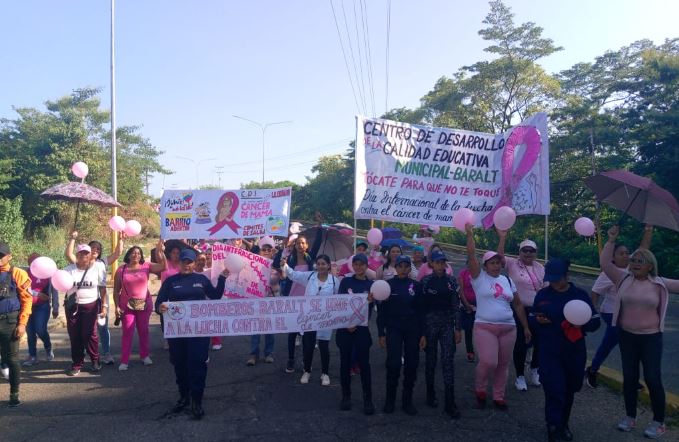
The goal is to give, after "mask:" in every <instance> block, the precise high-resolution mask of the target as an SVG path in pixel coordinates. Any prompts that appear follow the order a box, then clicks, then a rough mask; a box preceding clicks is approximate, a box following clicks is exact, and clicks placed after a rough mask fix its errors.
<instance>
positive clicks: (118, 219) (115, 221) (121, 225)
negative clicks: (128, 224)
mask: <svg viewBox="0 0 679 442" xmlns="http://www.w3.org/2000/svg"><path fill="white" fill-rule="evenodd" d="M108 226H109V227H110V228H111V230H113V231H114V232H122V231H123V230H125V218H123V217H122V216H118V215H116V216H112V217H111V219H109V220H108Z"/></svg>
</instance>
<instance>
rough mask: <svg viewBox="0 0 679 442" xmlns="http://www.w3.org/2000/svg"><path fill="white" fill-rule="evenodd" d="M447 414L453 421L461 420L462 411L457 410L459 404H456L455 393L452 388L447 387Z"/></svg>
mask: <svg viewBox="0 0 679 442" xmlns="http://www.w3.org/2000/svg"><path fill="white" fill-rule="evenodd" d="M445 401H446V405H445V410H444V411H445V412H446V414H448V416H450V418H451V419H459V418H460V410H458V408H457V404H455V391H454V390H453V388H452V387H447V388H446V390H445Z"/></svg>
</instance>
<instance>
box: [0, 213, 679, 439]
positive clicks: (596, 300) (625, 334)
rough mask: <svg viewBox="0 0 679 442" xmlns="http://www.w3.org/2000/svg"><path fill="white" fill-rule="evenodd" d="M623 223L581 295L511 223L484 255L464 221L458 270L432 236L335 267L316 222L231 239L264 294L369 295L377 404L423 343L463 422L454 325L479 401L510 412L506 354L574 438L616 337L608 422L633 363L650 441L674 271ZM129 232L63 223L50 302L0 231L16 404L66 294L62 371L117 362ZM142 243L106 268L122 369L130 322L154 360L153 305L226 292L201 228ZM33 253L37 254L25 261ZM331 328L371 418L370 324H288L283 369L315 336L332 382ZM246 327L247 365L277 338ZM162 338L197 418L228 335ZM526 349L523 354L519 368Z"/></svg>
mask: <svg viewBox="0 0 679 442" xmlns="http://www.w3.org/2000/svg"><path fill="white" fill-rule="evenodd" d="M618 232H619V229H618V227H617V226H614V227H612V228H611V229H610V230H609V232H608V242H607V243H606V245H605V247H604V248H603V250H602V252H601V255H600V264H601V269H602V273H601V275H600V276H599V278H598V279H597V281H596V283H595V284H594V288H593V289H592V293H591V294H588V293H586V292H585V291H584V290H582V289H580V288H578V287H577V286H575V285H574V284H573V283H572V282H570V281H569V264H570V263H569V261H568V260H567V259H563V258H552V259H550V260H549V261H547V262H546V263H545V264H544V265H543V264H541V263H540V262H538V260H537V251H538V248H537V244H536V243H535V242H534V241H532V240H530V239H526V240H524V241H522V242H521V243H520V244H519V245H518V250H517V251H518V257H516V258H514V257H510V256H506V255H505V247H506V237H507V231H503V230H497V233H498V240H499V241H498V247H497V250H495V251H487V252H485V253H483V255H482V256H478V255H477V253H476V247H475V241H474V227H473V226H472V225H469V224H468V225H467V226H466V237H467V244H466V251H467V264H466V267H464V268H460V269H454V268H452V266H451V265H450V263H449V262H448V258H447V256H446V254H445V253H444V251H443V250H442V248H441V247H440V246H439V245H438V244H436V243H434V242H433V240H432V241H429V242H425V243H424V245H415V246H413V247H412V248H411V251H410V253H409V254H406V253H405V252H404V250H403V249H402V248H401V246H399V245H394V244H391V245H390V246H389V247H385V248H383V249H381V250H380V249H379V246H377V245H375V246H373V245H370V244H368V243H367V242H365V241H358V242H357V243H356V244H355V254H354V255H353V256H351V257H350V262H349V263H348V265H347V268H345V269H343V270H339V269H338V266H336V265H335V263H333V262H332V260H331V259H330V257H328V256H327V255H324V254H319V249H320V243H321V233H322V229H320V228H319V229H317V230H316V233H315V234H314V237H313V238H307V237H305V236H304V235H303V234H300V235H291V236H290V237H288V238H286V239H284V240H283V242H282V243H280V244H278V245H277V244H276V242H275V241H274V239H273V238H271V237H262V238H259V239H256V240H254V241H253V242H250V241H248V240H245V239H236V240H232V241H231V242H232V244H233V245H234V246H236V247H242V248H245V249H248V250H249V251H250V252H252V253H256V254H259V255H261V256H262V257H264V258H267V259H270V260H272V261H271V262H272V272H271V280H270V284H269V287H268V293H267V295H268V296H324V295H331V294H350V293H367V300H368V302H369V310H368V311H369V319H368V321H370V320H371V318H372V316H373V312H374V311H376V316H377V320H376V327H377V333H378V342H379V345H380V347H383V348H385V349H386V361H385V366H386V386H385V388H386V394H385V401H384V404H383V408H382V410H383V412H384V413H393V412H394V411H395V409H396V399H397V390H398V384H399V379H400V377H401V371H403V381H402V390H401V401H400V405H401V408H402V410H403V411H404V412H405V413H406V414H409V415H415V414H417V408H416V404H415V403H414V401H413V391H414V388H415V386H416V379H417V371H418V366H419V358H420V352H421V351H424V354H425V374H424V379H425V388H426V405H427V406H428V407H434V408H435V407H438V406H439V395H438V394H437V391H436V382H435V377H436V369H437V365H439V362H440V366H441V373H442V379H443V387H444V390H443V409H444V412H445V413H446V415H447V416H448V417H449V418H451V419H459V418H460V417H461V416H462V415H463V411H464V410H460V408H459V407H458V406H457V403H456V400H455V397H456V392H455V367H454V365H455V364H454V360H455V358H454V356H455V352H456V347H457V345H458V344H461V343H462V335H463V334H464V338H465V350H466V360H467V361H468V362H470V363H476V368H475V382H474V391H475V401H474V404H475V407H476V408H480V409H482V408H485V407H487V406H491V407H494V408H495V409H497V410H500V411H506V410H508V408H509V406H510V405H509V404H508V402H507V400H506V388H507V383H508V379H509V368H510V366H511V365H512V363H513V366H514V370H515V374H516V376H515V383H514V386H515V388H516V389H517V390H519V391H526V390H527V389H528V388H529V387H541V388H542V389H543V391H544V396H545V410H544V411H545V422H546V425H547V436H548V440H550V441H553V440H572V439H573V434H572V432H571V430H570V427H569V420H570V416H571V412H572V407H573V401H574V395H575V393H576V392H578V391H579V390H580V389H581V387H582V385H583V382H586V383H587V384H588V385H589V386H590V387H592V388H596V386H597V373H598V371H599V368H600V367H601V364H602V363H603V361H604V360H605V358H606V357H607V355H608V354H609V353H610V352H611V350H612V349H613V348H614V347H615V346H616V345H618V344H619V347H620V352H621V357H622V368H623V376H624V387H623V390H624V404H625V409H626V416H625V417H624V418H623V419H622V420H621V421H620V422H619V423H618V428H619V429H620V430H621V431H631V430H632V429H634V427H635V425H636V411H637V396H638V390H639V388H638V386H639V377H640V367H642V368H643V374H644V378H645V382H646V386H647V388H648V390H649V395H650V399H651V405H652V410H653V420H652V421H651V422H650V423H649V424H648V425H647V427H646V429H645V431H644V434H645V435H646V436H647V437H650V438H657V437H660V436H662V435H663V434H664V433H665V431H666V426H665V423H664V421H665V392H664V388H663V385H662V380H661V365H660V361H661V356H662V352H663V342H662V335H663V329H664V324H665V315H666V311H667V303H668V296H669V293H670V292H679V280H672V279H668V278H662V277H660V276H658V271H657V267H658V265H657V262H656V259H655V256H654V255H653V253H652V252H651V251H650V250H649V247H650V239H651V233H652V227H651V226H646V229H645V232H644V237H643V239H642V242H641V245H640V247H639V248H638V249H636V250H635V251H633V252H631V253H630V252H629V249H628V248H627V247H625V246H624V245H622V244H619V243H618V242H617V239H618ZM424 233H426V232H424ZM430 233H431V232H430ZM123 236H124V235H122V234H121V236H120V238H119V240H118V242H117V248H116V249H115V250H114V251H113V253H112V254H111V255H109V256H107V257H105V258H104V257H102V251H103V248H102V245H101V243H99V242H97V241H90V242H89V243H80V244H77V245H76V241H77V239H78V234H77V232H73V234H72V235H71V237H70V238H69V241H68V243H67V245H66V250H65V257H66V259H67V260H68V261H69V262H71V264H70V265H68V266H67V267H66V268H65V269H64V270H66V271H67V272H69V273H70V274H71V275H72V277H73V280H74V285H73V287H72V289H70V290H68V291H67V292H66V295H65V297H64V298H63V301H59V294H58V293H57V291H56V290H55V289H54V288H53V287H52V286H51V284H50V281H49V280H44V279H40V278H37V277H35V276H34V275H32V274H31V271H30V267H29V268H27V269H21V268H18V267H14V266H13V265H12V264H11V260H12V254H11V251H10V249H9V247H8V246H7V244H5V243H0V350H1V356H2V363H3V371H2V374H3V376H5V377H6V378H7V379H8V380H9V383H10V401H9V406H10V407H15V406H18V405H19V404H20V400H19V383H20V370H21V368H20V367H21V365H23V366H24V367H28V366H32V365H35V364H37V363H39V361H40V358H39V355H38V351H37V338H40V340H41V341H42V343H43V347H44V351H45V356H44V359H45V360H47V361H50V360H52V359H54V352H53V347H52V344H51V341H50V337H49V332H48V330H47V322H48V320H49V316H50V313H51V315H52V316H53V317H57V316H58V314H59V305H60V302H61V303H63V306H64V311H65V314H66V324H67V329H68V335H69V339H70V346H71V365H70V367H69V369H68V370H67V371H66V374H67V375H68V376H77V375H78V374H79V373H80V371H81V369H82V368H83V366H84V364H85V354H86V353H87V355H88V356H89V359H90V361H91V367H90V369H91V371H93V372H98V371H100V370H101V364H114V363H115V360H114V356H113V355H112V354H111V351H110V332H109V328H108V317H109V314H108V309H109V307H110V305H111V304H110V300H109V293H107V289H106V284H107V272H108V270H107V268H108V266H110V265H111V264H112V263H113V262H115V261H117V260H118V258H119V257H120V256H121V255H122V252H123V248H124V246H123ZM152 255H153V257H152V258H153V259H152V260H147V259H146V258H145V256H144V252H143V250H142V249H141V248H140V247H139V246H132V247H130V248H129V249H128V250H127V251H126V252H125V254H124V255H123V264H122V265H121V266H120V267H119V268H118V269H117V271H116V272H115V274H114V275H112V276H113V278H112V279H113V291H112V301H113V307H114V312H115V315H114V316H115V318H116V319H115V324H116V325H121V327H122V338H121V352H120V357H119V365H118V370H119V371H127V370H128V368H129V367H130V357H131V351H132V340H133V335H134V332H135V330H136V331H137V334H138V338H139V359H140V361H141V363H142V364H143V365H151V364H153V361H152V359H151V354H150V347H151V345H150V341H149V323H150V318H151V315H152V314H153V312H154V311H155V312H156V313H158V314H160V315H161V327H163V324H162V314H163V313H164V312H165V311H166V310H167V308H168V304H167V303H168V302H172V301H187V300H206V299H220V298H221V297H222V296H223V294H224V287H225V281H226V278H228V276H229V271H228V270H224V271H223V272H222V273H221V274H220V275H219V277H218V279H217V280H216V285H213V281H211V279H210V277H211V260H212V253H211V249H210V244H209V243H207V242H205V241H200V242H198V243H197V244H194V245H189V244H188V243H186V242H183V241H176V240H173V241H167V242H163V241H162V240H161V241H159V242H158V244H157V246H156V247H155V249H154V251H153V252H152ZM36 257H37V255H36V254H34V255H31V257H29V264H30V262H31V261H32V260H33V259H35V258H36ZM151 274H155V275H157V276H158V278H159V279H160V281H161V287H160V290H159V293H158V296H157V298H156V300H155V303H153V300H152V296H151V293H150V291H149V280H150V275H151ZM375 280H383V281H386V282H387V283H388V285H389V291H390V295H389V297H388V298H387V299H385V300H381V301H378V300H376V299H375V298H374V297H373V294H372V293H371V290H372V289H371V287H372V284H373V282H374V281H375ZM573 300H579V301H582V302H584V303H586V304H587V305H588V306H589V307H590V309H591V311H592V315H591V318H590V319H589V321H587V322H586V323H585V324H581V325H575V324H572V323H570V322H569V321H568V320H567V319H566V317H565V314H564V306H565V305H566V304H567V303H568V302H570V301H573ZM600 315H601V316H600ZM600 317H601V318H602V319H603V320H604V322H605V323H606V332H605V335H604V337H603V340H602V342H601V345H600V347H599V349H598V351H597V353H596V355H595V357H594V359H593V361H592V363H591V365H590V366H588V367H585V366H586V359H587V353H586V346H585V336H586V335H587V333H590V332H593V331H595V330H597V328H598V327H599V325H600ZM24 334H27V341H28V356H27V358H26V359H25V360H24V361H23V362H21V361H20V358H19V339H20V338H21V337H22V336H23V335H24ZM333 334H334V335H335V342H336V345H337V347H338V348H339V354H340V364H339V366H340V373H339V377H340V384H341V400H340V403H339V408H340V409H341V410H350V409H351V408H352V405H353V404H352V389H351V378H352V376H351V375H352V374H357V375H358V374H360V380H361V387H362V398H363V412H364V413H365V414H366V415H372V414H374V413H375V409H376V407H375V405H374V402H373V385H372V376H371V364H370V348H371V346H372V343H373V340H372V336H371V332H370V329H369V327H368V326H357V327H352V328H348V329H339V330H317V331H307V332H304V333H303V334H301V336H300V333H290V334H288V335H287V361H286V364H285V371H286V372H287V373H294V372H295V371H296V369H297V364H296V360H295V350H296V347H297V346H298V345H300V340H301V346H302V362H303V364H302V365H303V367H302V374H301V377H300V379H299V382H300V383H301V384H308V383H309V382H310V381H311V379H312V367H313V360H314V353H315V350H316V349H318V350H319V353H320V360H321V370H320V383H321V385H323V386H329V385H330V384H331V380H330V373H329V365H330V351H329V346H330V341H331V339H332V336H333ZM250 339H251V341H250V344H251V345H250V353H249V355H248V356H247V360H246V364H247V365H248V366H255V365H256V364H257V363H259V362H260V361H263V362H264V363H273V362H274V345H275V340H274V339H275V338H274V335H273V334H267V335H264V349H263V352H262V351H261V349H260V341H261V336H259V335H252V336H251V337H250ZM163 345H164V346H165V348H167V349H169V354H170V361H171V362H172V364H173V366H174V371H175V376H176V380H177V386H178V390H179V400H178V401H177V403H176V405H175V406H173V407H172V408H171V410H170V413H178V412H181V411H182V410H185V409H187V408H188V409H189V412H190V413H191V415H192V416H193V417H194V418H196V419H200V418H201V417H202V416H203V415H204V410H203V408H202V397H203V391H204V388H205V380H206V376H207V367H208V362H209V355H210V353H209V352H210V349H212V350H213V351H217V350H220V349H221V348H222V345H223V341H222V338H221V337H217V336H214V337H211V338H210V337H207V338H205V337H189V338H186V337H182V338H173V339H168V340H164V342H163ZM100 346H101V350H100ZM531 348H532V357H531V359H530V362H529V364H528V367H527V366H526V364H527V355H528V354H529V349H531ZM489 384H491V386H490V398H489V397H488V395H489V391H488V388H489ZM489 400H490V405H489V404H488V401H489Z"/></svg>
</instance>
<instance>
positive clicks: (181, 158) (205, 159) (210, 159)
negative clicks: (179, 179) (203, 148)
mask: <svg viewBox="0 0 679 442" xmlns="http://www.w3.org/2000/svg"><path fill="white" fill-rule="evenodd" d="M175 158H179V159H180V160H186V161H190V162H192V163H193V165H194V166H195V167H196V189H198V187H200V183H199V177H200V174H199V166H200V163H204V162H205V161H215V160H216V159H217V158H203V159H200V160H198V161H196V160H194V159H193V158H188V157H180V156H178V155H176V156H175Z"/></svg>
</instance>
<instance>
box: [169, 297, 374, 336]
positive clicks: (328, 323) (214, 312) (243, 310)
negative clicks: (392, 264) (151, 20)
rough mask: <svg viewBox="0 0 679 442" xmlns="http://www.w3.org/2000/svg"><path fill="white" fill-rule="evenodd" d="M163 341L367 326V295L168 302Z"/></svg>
mask: <svg viewBox="0 0 679 442" xmlns="http://www.w3.org/2000/svg"><path fill="white" fill-rule="evenodd" d="M164 320H165V321H164V322H165V337H166V338H188V337H198V336H243V335H266V334H273V333H294V332H305V331H312V330H328V329H338V328H349V327H355V326H358V325H368V294H367V293H358V294H357V293H353V294H349V295H331V296H286V297H278V298H263V299H221V300H218V301H186V302H170V303H168V310H167V311H166V312H165V313H164Z"/></svg>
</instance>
